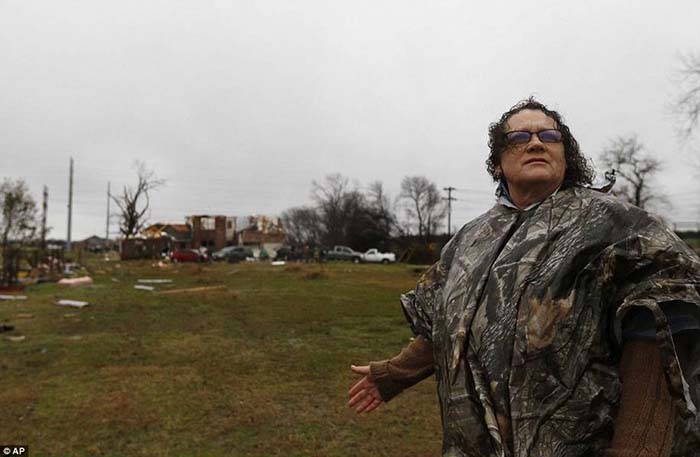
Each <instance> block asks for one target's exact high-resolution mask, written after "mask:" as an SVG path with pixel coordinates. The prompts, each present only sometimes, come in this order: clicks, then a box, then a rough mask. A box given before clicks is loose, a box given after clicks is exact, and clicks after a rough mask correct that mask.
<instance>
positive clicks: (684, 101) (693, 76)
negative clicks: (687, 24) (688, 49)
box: [673, 53, 700, 138]
mask: <svg viewBox="0 0 700 457" xmlns="http://www.w3.org/2000/svg"><path fill="white" fill-rule="evenodd" d="M680 60H681V65H682V68H681V69H680V71H679V75H678V76H679V87H680V94H679V95H678V98H677V99H676V100H675V104H674V107H673V108H674V111H675V112H676V114H677V115H678V117H679V120H680V122H681V126H680V131H681V133H682V135H683V136H684V137H685V138H688V137H690V135H692V133H693V131H694V130H695V129H696V128H697V127H698V121H700V53H699V54H690V55H686V56H681V57H680Z"/></svg>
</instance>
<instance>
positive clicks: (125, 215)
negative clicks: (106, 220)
mask: <svg viewBox="0 0 700 457" xmlns="http://www.w3.org/2000/svg"><path fill="white" fill-rule="evenodd" d="M134 168H135V169H136V176H137V179H138V182H137V183H136V186H135V187H131V186H124V189H123V190H122V193H121V194H120V195H112V200H113V201H114V203H116V204H117V206H118V207H119V218H120V220H119V231H120V232H121V234H122V235H123V236H124V238H130V237H133V236H134V235H136V234H137V233H138V232H140V231H141V229H142V228H143V227H144V225H145V224H146V218H147V213H148V209H149V207H150V199H149V192H150V191H152V190H154V189H156V188H158V187H160V186H162V185H163V184H164V183H165V180H163V179H159V178H158V177H157V176H156V174H155V172H154V171H153V170H150V169H148V168H147V167H146V165H145V164H144V163H143V162H140V161H137V162H136V163H135V165H134Z"/></svg>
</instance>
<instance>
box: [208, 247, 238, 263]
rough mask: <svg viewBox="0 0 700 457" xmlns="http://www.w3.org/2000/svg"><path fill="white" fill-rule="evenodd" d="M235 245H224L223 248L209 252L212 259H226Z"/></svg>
mask: <svg viewBox="0 0 700 457" xmlns="http://www.w3.org/2000/svg"><path fill="white" fill-rule="evenodd" d="M236 247H237V246H226V247H225V248H223V249H219V250H218V251H216V252H213V253H212V254H211V259H212V260H226V258H227V257H228V255H229V254H230V253H231V252H233V250H234V249H236Z"/></svg>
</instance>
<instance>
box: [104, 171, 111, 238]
mask: <svg viewBox="0 0 700 457" xmlns="http://www.w3.org/2000/svg"><path fill="white" fill-rule="evenodd" d="M110 184H111V183H110V182H109V181H107V228H106V229H105V241H109V201H110V200H111V199H112V195H111V194H110V192H109V186H110Z"/></svg>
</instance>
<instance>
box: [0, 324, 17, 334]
mask: <svg viewBox="0 0 700 457" xmlns="http://www.w3.org/2000/svg"><path fill="white" fill-rule="evenodd" d="M14 329H15V326H14V325H7V324H0V333H2V332H11V331H12V330H14Z"/></svg>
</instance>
